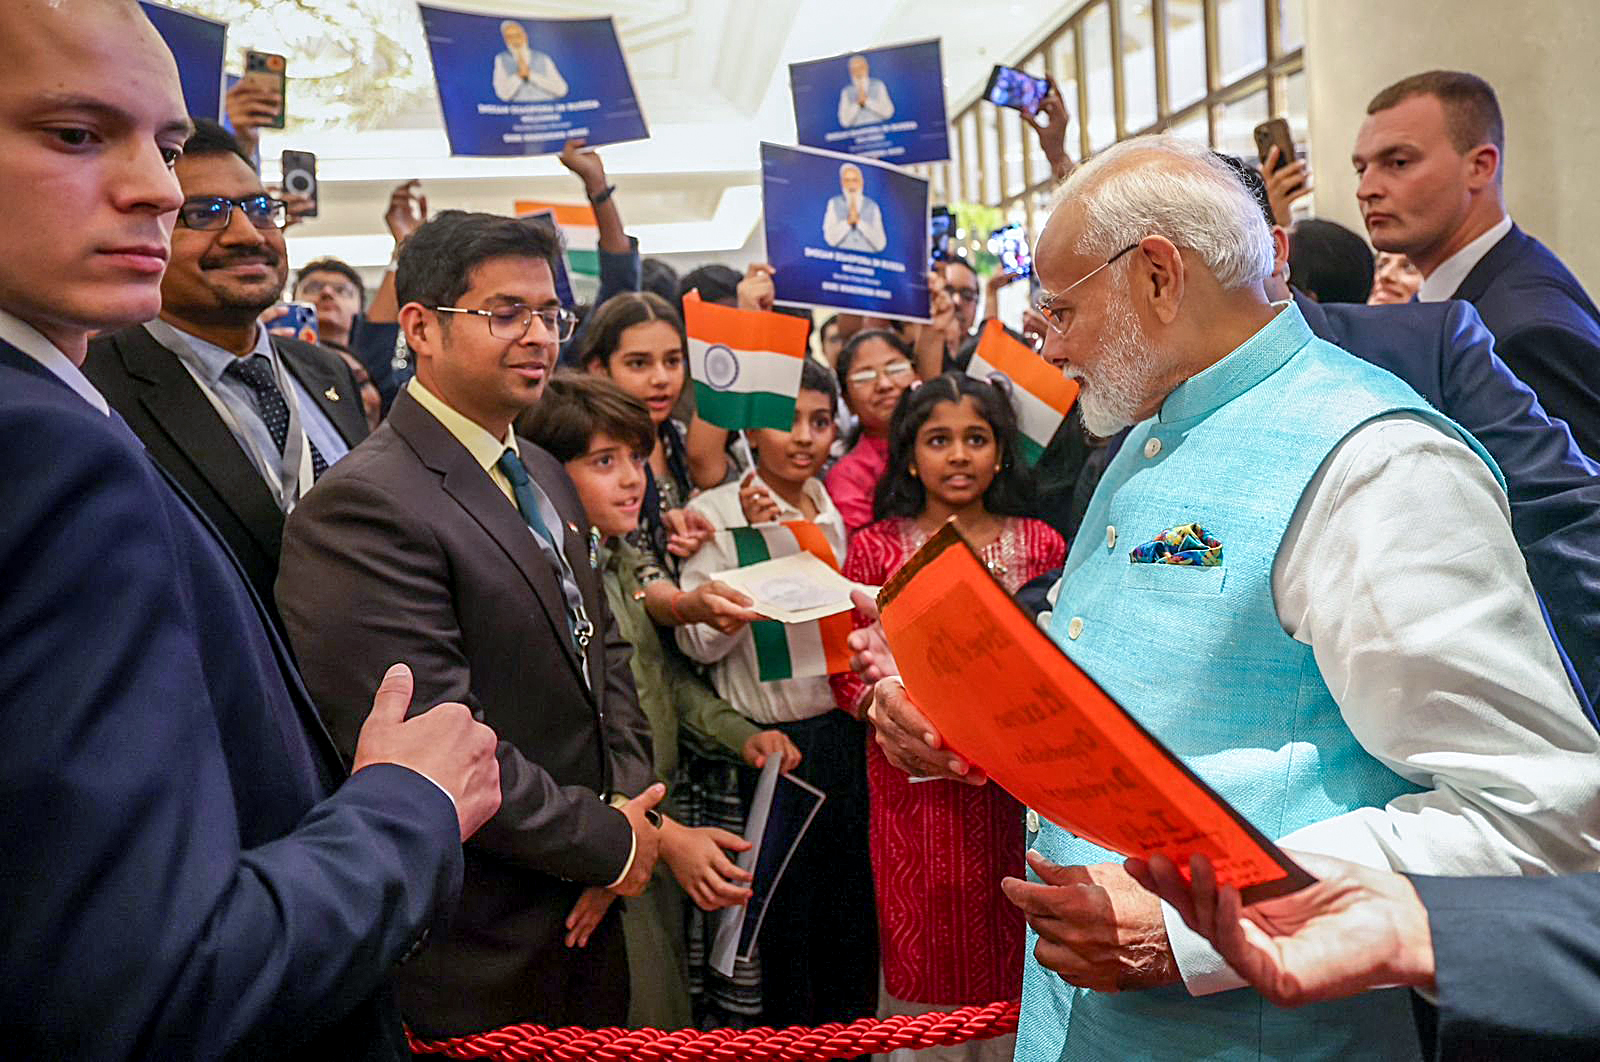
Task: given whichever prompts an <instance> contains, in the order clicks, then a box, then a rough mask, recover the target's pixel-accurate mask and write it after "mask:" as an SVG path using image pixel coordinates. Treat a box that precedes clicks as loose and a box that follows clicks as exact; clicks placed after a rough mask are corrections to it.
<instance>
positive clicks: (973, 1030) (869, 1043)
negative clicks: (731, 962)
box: [406, 1003, 1017, 1062]
mask: <svg viewBox="0 0 1600 1062" xmlns="http://www.w3.org/2000/svg"><path fill="white" fill-rule="evenodd" d="M1016 1031H1017V1004H1015V1003H985V1004H982V1005H978V1004H974V1005H973V1006H970V1007H962V1008H961V1009H959V1010H953V1011H950V1012H949V1013H944V1012H940V1011H934V1012H932V1013H928V1014H917V1015H915V1016H909V1017H908V1016H905V1015H896V1016H895V1017H892V1018H883V1019H881V1020H880V1019H876V1018H862V1019H860V1020H858V1021H853V1022H851V1023H850V1024H848V1025H843V1024H840V1023H838V1022H833V1023H831V1024H828V1025H822V1026H818V1027H817V1028H814V1029H808V1028H806V1027H804V1026H800V1025H792V1026H790V1027H789V1028H787V1029H771V1028H765V1027H763V1028H759V1029H711V1030H709V1031H706V1032H701V1031H699V1030H697V1029H678V1030H674V1031H672V1032H663V1031H662V1030H660V1029H579V1028H567V1029H549V1028H546V1027H545V1026H543V1025H507V1026H505V1027H504V1028H500V1029H494V1030H492V1031H490V1032H486V1033H477V1034H475V1035H473V1036H457V1037H454V1038H452V1039H449V1040H418V1039H417V1038H416V1037H414V1036H412V1035H411V1033H410V1031H409V1030H407V1032H406V1036H407V1037H408V1038H409V1039H410V1041H411V1050H412V1051H414V1052H416V1053H417V1054H422V1055H444V1056H445V1057H447V1058H468V1059H474V1058H485V1059H491V1060H493V1062H586V1060H593V1062H823V1060H824V1059H830V1058H850V1057H852V1056H854V1055H867V1054H881V1053H884V1052H887V1051H894V1050H897V1049H899V1048H902V1047H909V1048H913V1049H921V1048H924V1047H947V1046H949V1045H951V1044H963V1043H966V1042H968V1041H969V1040H987V1039H989V1038H990V1037H994V1036H1004V1035H1005V1034H1006V1033H1011V1032H1016Z"/></svg>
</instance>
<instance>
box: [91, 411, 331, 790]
mask: <svg viewBox="0 0 1600 1062" xmlns="http://www.w3.org/2000/svg"><path fill="white" fill-rule="evenodd" d="M114 415H115V414H113V416H114ZM124 430H126V431H127V432H128V437H129V438H130V439H132V440H133V441H134V442H136V443H137V442H138V441H139V440H138V437H137V436H135V435H134V434H133V431H132V430H131V429H127V428H126V427H124ZM141 445H142V444H141ZM146 456H149V455H148V454H147V455H146ZM150 467H152V468H154V469H155V470H156V474H157V475H159V476H160V477H161V478H162V479H163V480H165V481H166V484H167V486H168V487H171V488H172V493H174V494H176V495H177V496H178V497H179V499H180V500H182V502H183V504H184V505H185V506H186V507H187V508H188V510H189V512H190V514H191V515H193V516H194V518H195V520H196V521H198V522H199V524H200V526H201V527H203V528H205V531H206V534H208V535H210V536H211V540H212V541H213V542H215V543H216V545H217V549H219V550H221V551H222V554H223V556H225V557H227V558H228V563H229V564H230V565H231V566H232V568H233V574H234V575H235V576H237V577H238V579H239V586H240V588H242V589H243V590H244V592H245V593H246V594H248V595H250V603H251V604H252V605H254V606H255V610H256V619H258V620H260V621H261V629H262V630H263V631H264V632H265V633H266V636H267V641H269V642H271V643H272V655H273V657H274V658H276V660H277V662H278V671H279V673H280V674H281V675H282V676H283V684H284V685H285V686H286V687H288V690H289V699H290V700H291V701H293V702H294V707H295V712H296V714H298V715H299V716H300V723H301V725H302V726H304V727H305V729H306V733H307V735H308V737H309V739H310V741H311V744H312V745H314V746H316V750H317V754H318V755H319V756H320V757H321V758H322V767H323V770H324V771H326V772H327V781H328V789H329V791H330V792H331V791H332V790H334V789H337V788H338V787H339V783H340V782H342V781H344V779H345V778H347V777H349V774H350V768H349V767H348V766H347V765H346V764H345V762H344V758H343V757H341V756H340V755H339V749H338V747H337V746H336V745H335V744H334V743H333V736H332V735H331V734H329V733H328V727H327V724H326V723H324V722H323V721H322V714H321V713H320V712H318V711H317V707H316V704H315V703H314V702H313V701H312V700H311V694H310V693H309V692H308V691H307V690H306V688H305V684H304V683H303V682H301V681H300V669H299V667H298V666H297V665H296V664H295V662H294V655H293V654H292V653H290V652H289V646H288V643H286V642H285V641H284V640H283V636H282V635H280V634H279V633H278V628H277V623H276V621H275V620H274V619H273V617H272V613H271V612H270V611H269V610H268V609H267V606H266V605H265V604H264V603H263V602H262V600H261V598H260V597H259V596H257V594H256V591H255V587H253V586H251V585H250V579H249V577H248V576H246V575H245V572H244V568H243V567H242V566H241V565H240V564H239V558H237V557H235V556H234V555H233V550H231V549H229V548H228V542H227V540H226V539H224V538H223V537H222V532H221V531H218V530H217V528H216V525H215V524H213V523H212V522H211V519H210V517H208V516H206V514H205V510H203V509H201V508H200V506H199V505H197V504H196V503H195V500H194V499H193V498H191V497H189V492H188V491H186V490H184V489H183V484H181V483H179V482H178V481H177V480H176V479H174V478H172V473H170V472H168V471H167V470H166V469H165V468H162V467H161V462H159V461H157V460H156V459H155V458H154V457H151V458H150Z"/></svg>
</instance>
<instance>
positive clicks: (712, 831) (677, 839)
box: [661, 819, 755, 911]
mask: <svg viewBox="0 0 1600 1062" xmlns="http://www.w3.org/2000/svg"><path fill="white" fill-rule="evenodd" d="M724 848H726V849H727V850H728V851H729V852H744V851H747V850H748V849H749V848H750V842H748V841H746V840H745V839H744V838H743V837H740V836H738V835H737V834H732V833H729V832H728V831H727V830H719V829H717V828H716V827H715V826H699V827H695V828H694V829H690V828H689V827H687V826H684V825H681V824H680V823H676V822H674V821H672V820H671V819H666V820H664V821H663V822H662V824H661V856H662V858H663V859H665V860H666V861H667V866H668V868H669V869H671V871H672V876H673V877H675V878H677V879H678V884H680V885H682V886H683V891H684V892H687V893H688V894H689V898H690V899H691V900H693V901H694V902H695V905H696V906H697V907H699V908H700V909H701V910H702V911H715V910H718V909H719V908H723V907H732V906H734V905H735V904H741V903H745V902H746V901H748V900H749V899H750V890H749V888H747V887H746V886H747V885H748V884H749V883H750V882H751V881H753V880H755V878H754V875H752V874H751V873H750V872H749V871H747V870H740V869H739V868H738V866H737V865H736V864H735V863H734V862H733V860H731V859H729V858H728V856H727V854H726V853H725V852H724V851H723V849H724ZM737 882H742V883H743V884H736V883H737Z"/></svg>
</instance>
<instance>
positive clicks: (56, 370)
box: [0, 310, 111, 417]
mask: <svg viewBox="0 0 1600 1062" xmlns="http://www.w3.org/2000/svg"><path fill="white" fill-rule="evenodd" d="M0 340H4V341H5V342H7V343H10V344H11V345H12V346H14V347H16V348H17V349H18V350H20V351H22V352H23V353H24V354H26V355H27V356H28V357H30V358H32V359H33V360H34V361H36V362H38V363H39V364H40V365H43V366H44V367H45V368H46V369H48V370H49V371H50V374H51V375H53V376H55V377H56V378H57V379H59V380H60V381H61V382H62V383H64V384H66V385H67V386H68V387H70V388H72V389H73V390H74V391H76V392H77V393H78V394H79V395H80V396H81V397H82V398H83V400H84V401H85V402H87V403H89V404H90V405H91V406H93V407H94V408H96V409H98V410H99V411H100V412H102V413H104V414H105V415H106V416H108V417H109V416H110V415H111V407H110V406H109V405H107V404H106V397H105V395H102V394H101V393H100V392H99V391H97V390H95V386H94V384H92V383H90V382H89V378H88V377H87V376H85V375H84V374H83V370H82V369H80V368H78V366H76V365H74V364H73V362H72V359H71V358H69V357H67V356H66V355H65V354H63V353H61V348H59V347H57V346H56V345H55V344H54V343H52V342H50V341H49V340H48V339H46V338H45V337H44V333H42V332H40V331H39V330H38V329H37V328H35V327H33V325H31V324H29V323H28V322H26V321H24V320H23V319H22V318H20V317H18V316H16V315H15V314H10V313H7V312H6V311H5V310H0Z"/></svg>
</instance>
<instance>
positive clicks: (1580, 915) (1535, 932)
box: [1411, 874, 1600, 1059]
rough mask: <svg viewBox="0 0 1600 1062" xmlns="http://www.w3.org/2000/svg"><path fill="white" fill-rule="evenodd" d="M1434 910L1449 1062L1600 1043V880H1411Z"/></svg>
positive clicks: (1560, 1052)
mask: <svg viewBox="0 0 1600 1062" xmlns="http://www.w3.org/2000/svg"><path fill="white" fill-rule="evenodd" d="M1411 883H1412V884H1413V885H1414V886H1415V887H1416V890H1417V895H1418V896H1420V897H1421V898H1422V903H1423V906H1424V907H1426V908H1427V910H1428V923H1429V926H1430V927H1431V930H1432V935H1433V954H1434V965H1435V969H1436V970H1437V974H1436V980H1437V982H1438V997H1439V1057H1441V1058H1518V1059H1528V1058H1545V1057H1562V1058H1576V1057H1582V1056H1586V1055H1589V1054H1592V1053H1593V1052H1594V1050H1595V1048H1596V1047H1597V1046H1600V875H1596V874H1576V875H1572V876H1568V877H1543V878H1432V877H1422V876H1418V877H1413V878H1411Z"/></svg>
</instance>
